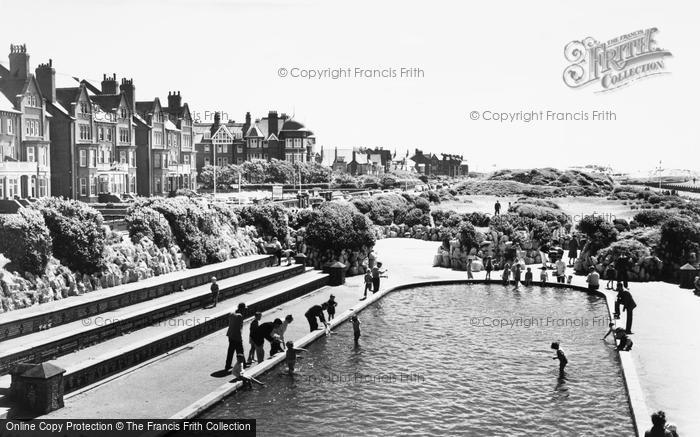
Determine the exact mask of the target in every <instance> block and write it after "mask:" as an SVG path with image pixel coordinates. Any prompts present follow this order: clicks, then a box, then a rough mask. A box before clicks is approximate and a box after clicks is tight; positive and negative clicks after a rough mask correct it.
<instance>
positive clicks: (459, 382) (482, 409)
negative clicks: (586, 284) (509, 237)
mask: <svg viewBox="0 0 700 437" xmlns="http://www.w3.org/2000/svg"><path fill="white" fill-rule="evenodd" d="M608 314H609V313H608V310H607V307H606V304H605V300H604V299H603V298H602V297H599V296H593V295H588V294H586V293H583V292H581V291H576V290H569V289H555V288H547V287H539V286H534V287H521V288H520V289H519V290H514V289H513V287H503V286H500V285H498V286H497V285H484V284H472V285H440V286H429V287H416V288H411V289H405V290H401V291H397V292H394V293H390V294H388V295H387V296H386V297H384V298H383V299H381V300H379V301H378V302H376V303H374V304H372V305H370V306H369V307H367V308H366V309H364V310H363V311H361V312H360V313H359V318H360V321H361V323H362V324H361V328H362V337H361V338H360V342H359V346H357V347H355V346H354V345H353V333H352V327H351V325H350V324H349V323H343V324H342V325H340V326H339V327H338V328H337V329H336V330H335V331H334V333H333V334H332V335H331V336H328V337H325V338H322V339H320V340H318V341H316V342H314V343H313V344H312V345H310V347H309V352H308V353H302V355H304V356H305V357H304V359H303V360H301V361H300V363H301V365H300V366H299V365H298V370H299V371H300V373H299V374H298V375H296V376H294V377H290V376H286V375H283V372H282V371H283V368H282V367H280V366H278V367H277V368H275V369H273V370H272V371H270V372H268V373H267V374H265V375H263V376H262V377H260V378H259V379H260V380H261V381H262V382H263V383H265V386H264V387H260V386H255V387H254V388H252V389H249V390H244V391H239V392H237V393H234V394H233V395H231V396H230V397H228V398H226V399H224V400H223V401H222V402H221V403H219V404H217V405H216V406H214V407H213V408H212V409H210V410H208V411H206V412H205V413H204V414H203V415H202V416H201V417H202V418H241V419H242V418H256V419H257V432H258V435H304V436H308V435H330V436H338V435H358V436H359V435H405V434H419V435H457V434H460V435H509V436H512V435H581V434H590V435H634V425H633V422H632V416H631V412H630V408H629V404H628V398H627V391H626V388H625V383H624V379H623V375H622V369H621V366H620V362H619V357H618V355H617V354H618V353H617V352H616V351H615V348H614V345H613V343H612V341H611V340H608V341H607V342H604V341H602V340H601V338H602V337H603V335H604V334H605V332H606V331H607V328H608V326H607V325H608ZM299 319H300V320H303V319H302V318H299ZM556 340H560V341H561V348H562V350H563V351H564V352H565V353H566V356H567V357H568V365H567V367H566V373H565V374H564V375H560V374H559V365H558V361H556V360H553V359H552V358H553V357H554V356H555V353H554V351H553V350H551V349H550V344H551V342H552V341H556Z"/></svg>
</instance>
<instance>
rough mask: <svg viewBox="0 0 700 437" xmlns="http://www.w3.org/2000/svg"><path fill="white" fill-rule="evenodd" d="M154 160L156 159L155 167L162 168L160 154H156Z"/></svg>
mask: <svg viewBox="0 0 700 437" xmlns="http://www.w3.org/2000/svg"><path fill="white" fill-rule="evenodd" d="M153 158H154V159H153V167H155V168H160V166H161V164H160V161H161V159H160V153H156V154H155V155H153Z"/></svg>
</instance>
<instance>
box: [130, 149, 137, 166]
mask: <svg viewBox="0 0 700 437" xmlns="http://www.w3.org/2000/svg"><path fill="white" fill-rule="evenodd" d="M129 165H130V166H132V167H136V153H135V152H129Z"/></svg>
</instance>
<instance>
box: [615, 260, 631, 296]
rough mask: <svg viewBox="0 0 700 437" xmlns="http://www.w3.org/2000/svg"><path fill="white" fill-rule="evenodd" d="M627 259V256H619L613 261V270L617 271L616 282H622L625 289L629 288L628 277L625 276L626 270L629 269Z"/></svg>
mask: <svg viewBox="0 0 700 437" xmlns="http://www.w3.org/2000/svg"><path fill="white" fill-rule="evenodd" d="M629 263H630V260H629V257H627V255H621V256H620V257H619V258H618V259H617V260H615V270H617V280H618V281H619V282H622V284H623V285H624V286H625V288H626V289H627V288H629V283H628V282H629V277H628V274H627V269H628V268H629Z"/></svg>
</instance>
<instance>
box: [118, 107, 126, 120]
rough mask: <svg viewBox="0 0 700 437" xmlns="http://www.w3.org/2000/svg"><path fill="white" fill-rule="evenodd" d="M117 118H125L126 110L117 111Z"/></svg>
mask: <svg viewBox="0 0 700 437" xmlns="http://www.w3.org/2000/svg"><path fill="white" fill-rule="evenodd" d="M119 116H120V117H121V118H127V114H126V108H121V109H120V110H119Z"/></svg>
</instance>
